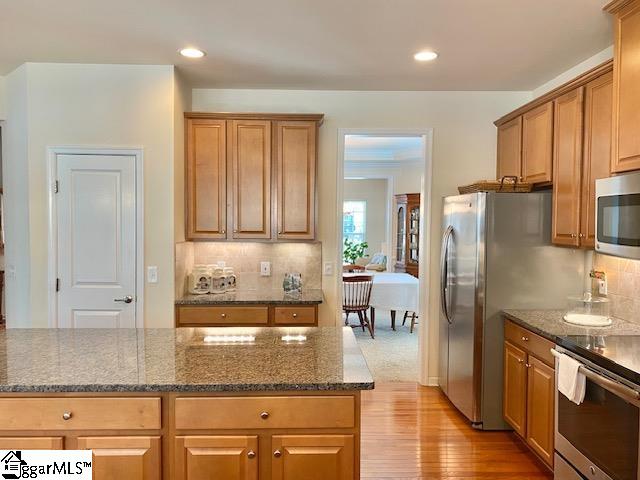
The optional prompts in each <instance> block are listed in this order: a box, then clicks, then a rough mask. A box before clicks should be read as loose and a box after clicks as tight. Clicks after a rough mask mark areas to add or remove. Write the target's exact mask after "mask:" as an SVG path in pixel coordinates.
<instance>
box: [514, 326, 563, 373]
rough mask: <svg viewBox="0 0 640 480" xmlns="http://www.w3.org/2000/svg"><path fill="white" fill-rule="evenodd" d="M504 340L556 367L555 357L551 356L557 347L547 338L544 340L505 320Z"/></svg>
mask: <svg viewBox="0 0 640 480" xmlns="http://www.w3.org/2000/svg"><path fill="white" fill-rule="evenodd" d="M504 338H505V340H508V341H510V342H511V343H513V344H514V345H515V346H517V347H520V348H523V349H525V350H526V351H527V352H529V353H532V354H534V355H535V356H536V357H538V358H539V359H540V360H542V361H543V362H545V363H546V364H547V365H551V366H554V365H555V362H554V359H553V355H551V349H552V348H553V347H555V344H554V343H552V342H550V341H549V340H547V339H546V338H542V337H541V336H540V335H536V334H535V333H533V332H530V331H529V330H527V329H526V328H522V327H521V326H519V325H516V324H515V323H513V322H511V321H509V320H505V323H504Z"/></svg>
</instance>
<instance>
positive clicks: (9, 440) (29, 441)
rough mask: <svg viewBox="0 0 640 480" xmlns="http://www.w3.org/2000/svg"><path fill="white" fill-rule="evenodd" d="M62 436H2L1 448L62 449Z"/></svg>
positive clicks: (0, 440)
mask: <svg viewBox="0 0 640 480" xmlns="http://www.w3.org/2000/svg"><path fill="white" fill-rule="evenodd" d="M62 446H63V439H62V437H0V450H62Z"/></svg>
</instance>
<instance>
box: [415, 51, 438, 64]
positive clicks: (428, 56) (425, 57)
mask: <svg viewBox="0 0 640 480" xmlns="http://www.w3.org/2000/svg"><path fill="white" fill-rule="evenodd" d="M413 58H415V59H416V60H417V61H419V62H430V61H431V60H435V59H436V58H438V54H437V53H436V52H432V51H431V50H423V51H422V52H418V53H416V54H415V55H414V56H413Z"/></svg>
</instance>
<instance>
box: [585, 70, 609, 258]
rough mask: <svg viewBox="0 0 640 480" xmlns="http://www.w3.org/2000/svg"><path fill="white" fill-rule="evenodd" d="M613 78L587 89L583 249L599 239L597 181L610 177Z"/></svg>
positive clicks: (589, 84) (598, 81)
mask: <svg viewBox="0 0 640 480" xmlns="http://www.w3.org/2000/svg"><path fill="white" fill-rule="evenodd" d="M612 96H613V74H612V73H607V74H605V75H602V76H601V77H598V78H596V79H595V80H593V81H591V82H589V83H588V84H587V86H586V87H585V103H584V112H585V113H584V147H583V155H582V202H581V204H580V212H581V213H580V217H581V218H580V245H581V246H583V247H589V248H593V247H594V246H595V237H596V180H597V179H599V178H606V177H608V176H609V168H610V167H609V165H610V160H611V120H612V113H611V110H612V101H613V100H612Z"/></svg>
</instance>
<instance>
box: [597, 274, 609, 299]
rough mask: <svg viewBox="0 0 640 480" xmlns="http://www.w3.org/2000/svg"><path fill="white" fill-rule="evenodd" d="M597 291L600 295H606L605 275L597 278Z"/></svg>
mask: <svg viewBox="0 0 640 480" xmlns="http://www.w3.org/2000/svg"><path fill="white" fill-rule="evenodd" d="M598 293H599V294H600V295H607V279H606V277H605V278H600V279H598Z"/></svg>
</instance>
